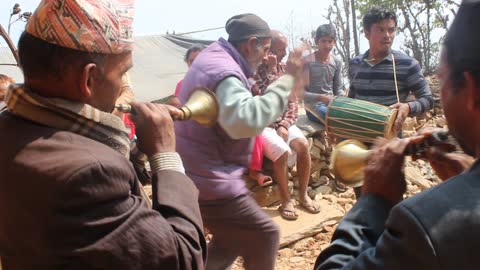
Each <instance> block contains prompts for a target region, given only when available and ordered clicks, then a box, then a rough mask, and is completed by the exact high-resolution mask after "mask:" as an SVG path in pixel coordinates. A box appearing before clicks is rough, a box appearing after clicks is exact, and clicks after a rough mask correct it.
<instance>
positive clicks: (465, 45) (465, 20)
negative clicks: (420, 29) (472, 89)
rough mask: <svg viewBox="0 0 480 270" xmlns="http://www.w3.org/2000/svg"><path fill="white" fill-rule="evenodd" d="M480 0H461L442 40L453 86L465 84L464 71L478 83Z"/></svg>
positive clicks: (479, 67) (479, 72)
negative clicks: (477, 33) (476, 32)
mask: <svg viewBox="0 0 480 270" xmlns="http://www.w3.org/2000/svg"><path fill="white" fill-rule="evenodd" d="M479 13H480V1H478V0H471V1H463V2H462V4H461V6H460V8H459V9H458V11H457V15H456V16H455V20H454V21H453V23H452V25H451V26H450V29H449V30H448V33H447V36H446V38H445V41H444V50H445V56H446V59H445V60H446V62H447V64H448V68H449V72H450V74H449V79H450V80H451V83H452V86H453V87H454V88H457V89H458V88H461V87H463V86H464V85H465V76H464V72H468V73H470V74H471V75H472V76H473V77H474V78H475V82H476V83H477V85H480V50H479V49H478V48H479V47H480V37H479V36H478V35H476V34H472V33H475V31H476V30H477V29H478V28H479V27H480V17H479V16H478V14H479Z"/></svg>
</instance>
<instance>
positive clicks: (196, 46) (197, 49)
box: [183, 44, 205, 62]
mask: <svg viewBox="0 0 480 270" xmlns="http://www.w3.org/2000/svg"><path fill="white" fill-rule="evenodd" d="M203 49H205V45H203V44H193V45H192V46H191V47H190V48H188V50H187V52H186V53H185V58H184V59H183V60H184V61H185V62H187V61H188V57H189V56H190V54H192V53H194V52H201V51H202V50H203Z"/></svg>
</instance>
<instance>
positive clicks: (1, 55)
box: [0, 35, 211, 101]
mask: <svg viewBox="0 0 480 270" xmlns="http://www.w3.org/2000/svg"><path fill="white" fill-rule="evenodd" d="M194 43H200V44H205V45H208V44H210V43H211V41H207V40H197V39H192V38H188V37H184V36H175V35H166V36H165V35H151V36H138V37H136V38H135V49H134V51H133V63H134V67H133V69H132V70H131V71H130V72H129V74H130V78H131V81H132V87H133V90H134V92H135V96H136V99H137V100H140V101H152V100H156V99H159V98H163V97H166V96H169V95H171V94H173V91H174V90H175V86H176V85H177V82H178V81H179V80H181V79H182V78H183V76H184V75H185V72H186V71H187V65H186V64H185V62H184V61H183V57H184V55H185V52H186V50H187V49H188V48H189V47H190V46H192V45H193V44H194ZM13 63H15V59H14V58H13V56H12V54H11V52H10V50H9V49H8V48H6V47H0V64H13ZM0 73H1V74H6V75H8V76H10V77H13V78H14V79H15V80H16V81H17V82H22V81H23V75H22V73H21V71H20V69H19V68H18V67H15V66H7V65H0Z"/></svg>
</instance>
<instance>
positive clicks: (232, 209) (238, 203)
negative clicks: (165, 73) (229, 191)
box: [200, 195, 280, 270]
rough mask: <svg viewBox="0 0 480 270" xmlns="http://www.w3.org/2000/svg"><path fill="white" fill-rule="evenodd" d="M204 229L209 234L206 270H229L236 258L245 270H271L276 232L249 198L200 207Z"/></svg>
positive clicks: (275, 250) (243, 196) (238, 198)
mask: <svg viewBox="0 0 480 270" xmlns="http://www.w3.org/2000/svg"><path fill="white" fill-rule="evenodd" d="M200 211H201V212H202V218H203V222H204V226H205V227H206V228H207V229H208V230H209V231H210V232H211V233H212V235H213V238H212V240H211V241H210V243H209V244H208V258H207V267H206V269H207V270H224V269H230V266H231V265H232V263H233V262H234V261H235V259H236V258H237V257H239V256H241V257H243V260H244V267H245V269H247V270H257V269H258V270H270V269H271V270H273V269H274V267H275V258H276V255H277V251H278V245H279V237H280V236H279V235H280V234H279V229H278V226H277V225H276V224H275V223H274V222H273V221H272V219H271V218H270V217H269V216H268V215H267V214H266V213H265V212H264V211H263V210H262V209H261V208H260V207H259V206H258V205H257V203H256V202H255V200H254V199H253V198H252V197H250V196H249V195H242V196H239V197H236V198H234V199H230V200H221V201H209V202H208V203H202V202H201V203H200Z"/></svg>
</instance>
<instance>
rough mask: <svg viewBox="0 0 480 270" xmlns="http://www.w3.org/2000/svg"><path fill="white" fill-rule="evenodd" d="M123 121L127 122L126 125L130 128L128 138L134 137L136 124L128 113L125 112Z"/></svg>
mask: <svg viewBox="0 0 480 270" xmlns="http://www.w3.org/2000/svg"><path fill="white" fill-rule="evenodd" d="M123 123H125V126H126V127H127V128H129V129H130V134H128V138H130V139H132V138H133V136H135V124H134V123H133V122H132V120H130V117H128V114H126V113H125V114H123Z"/></svg>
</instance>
